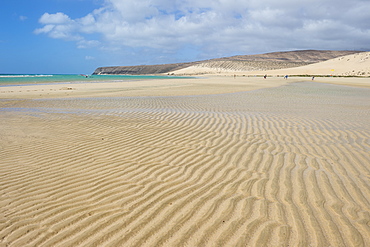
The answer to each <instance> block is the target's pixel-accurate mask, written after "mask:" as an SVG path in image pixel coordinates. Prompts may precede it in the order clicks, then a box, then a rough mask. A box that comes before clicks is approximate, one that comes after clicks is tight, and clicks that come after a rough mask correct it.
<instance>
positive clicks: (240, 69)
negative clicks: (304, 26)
mask: <svg viewBox="0 0 370 247" xmlns="http://www.w3.org/2000/svg"><path fill="white" fill-rule="evenodd" d="M271 63H273V62H261V64H256V65H255V66H248V65H247V64H245V63H242V62H238V61H236V62H232V61H228V63H221V62H218V63H215V62H213V63H204V64H199V65H194V66H191V67H188V68H184V69H180V70H177V71H174V72H173V73H174V74H176V75H196V74H225V73H226V74H233V73H234V74H237V75H241V74H243V75H264V74H268V75H275V76H276V75H280V76H284V75H333V76H370V52H362V53H356V54H351V55H347V56H342V57H338V58H334V59H330V60H327V61H323V62H319V63H314V64H309V65H305V66H300V67H294V68H285V69H277V70H271V68H274V66H273V64H271ZM265 67H267V68H268V69H267V68H265Z"/></svg>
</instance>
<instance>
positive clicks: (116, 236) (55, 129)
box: [0, 74, 370, 247]
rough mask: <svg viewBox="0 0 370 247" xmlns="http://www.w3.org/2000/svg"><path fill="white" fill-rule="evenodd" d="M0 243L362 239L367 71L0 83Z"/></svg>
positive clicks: (368, 204)
mask: <svg viewBox="0 0 370 247" xmlns="http://www.w3.org/2000/svg"><path fill="white" fill-rule="evenodd" d="M0 107H1V108H0V171H1V172H0V188H1V190H0V192H1V193H0V246H63V247H64V246H189V247H193V246H370V238H369V236H370V166H369V164H370V139H369V138H370V125H369V123H370V78H333V77H330V78H316V79H315V80H314V81H311V78H304V77H302V78H299V77H294V78H293V77H292V78H289V79H288V80H284V79H283V78H281V77H269V78H267V79H263V78H262V77H244V76H242V75H238V76H236V77H233V76H230V75H229V74H224V75H218V76H209V77H198V78H193V79H173V80H172V79H168V80H148V81H135V82H124V83H119V82H112V83H89V84H66V85H63V84H57V85H56V84H49V85H32V86H13V87H10V86H9V87H0Z"/></svg>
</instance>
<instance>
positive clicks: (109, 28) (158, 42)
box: [0, 0, 370, 74]
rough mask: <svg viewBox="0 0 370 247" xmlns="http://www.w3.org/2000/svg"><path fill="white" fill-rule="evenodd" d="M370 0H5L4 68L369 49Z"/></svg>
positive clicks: (68, 70)
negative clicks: (308, 50) (298, 51)
mask: <svg viewBox="0 0 370 247" xmlns="http://www.w3.org/2000/svg"><path fill="white" fill-rule="evenodd" d="M369 13H370V0H346V1H342V0H181V1H180V0H2V2H1V5H0V74H8V73H9V74H10V73H11V74H27V73H29V74H31V73H32V74H80V73H86V74H91V73H93V72H94V70H95V69H96V68H97V67H101V66H120V65H121V66H129V65H142V64H164V63H177V62H190V61H199V60H205V59H210V58H219V57H227V56H233V55H249V54H259V53H267V52H275V51H291V50H306V49H318V50H359V51H369V50H370V14H369Z"/></svg>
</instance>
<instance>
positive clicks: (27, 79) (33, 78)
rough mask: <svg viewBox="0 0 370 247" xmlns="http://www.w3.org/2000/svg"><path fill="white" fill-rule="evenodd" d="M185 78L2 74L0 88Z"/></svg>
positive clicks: (0, 75)
mask: <svg viewBox="0 0 370 247" xmlns="http://www.w3.org/2000/svg"><path fill="white" fill-rule="evenodd" d="M171 78H184V77H174V76H149V75H148V76H142V75H87V77H86V75H64V74H61V75H58V74H50V75H47V74H0V86H10V85H14V86H19V85H29V84H50V83H86V82H90V83H94V82H102V81H107V82H108V81H128V80H150V79H171Z"/></svg>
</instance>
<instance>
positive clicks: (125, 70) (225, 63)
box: [93, 50, 358, 75]
mask: <svg viewBox="0 0 370 247" xmlns="http://www.w3.org/2000/svg"><path fill="white" fill-rule="evenodd" d="M354 53H358V51H328V50H300V51H287V52H272V53H265V54H257V55H239V56H232V57H223V58H216V59H210V60H204V61H196V62H190V63H175V64H161V65H137V66H110V67H99V68H97V69H96V70H95V71H94V73H93V74H129V75H147V74H164V73H166V74H172V73H173V72H174V71H176V74H178V72H179V73H182V72H183V73H184V74H187V71H189V70H193V69H194V68H198V70H199V72H198V73H197V74H199V73H208V72H212V73H215V71H218V72H219V73H220V72H233V71H255V70H274V69H284V68H293V67H300V66H305V65H308V64H313V63H317V62H321V61H326V60H329V59H332V58H336V57H340V56H345V55H349V54H354Z"/></svg>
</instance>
